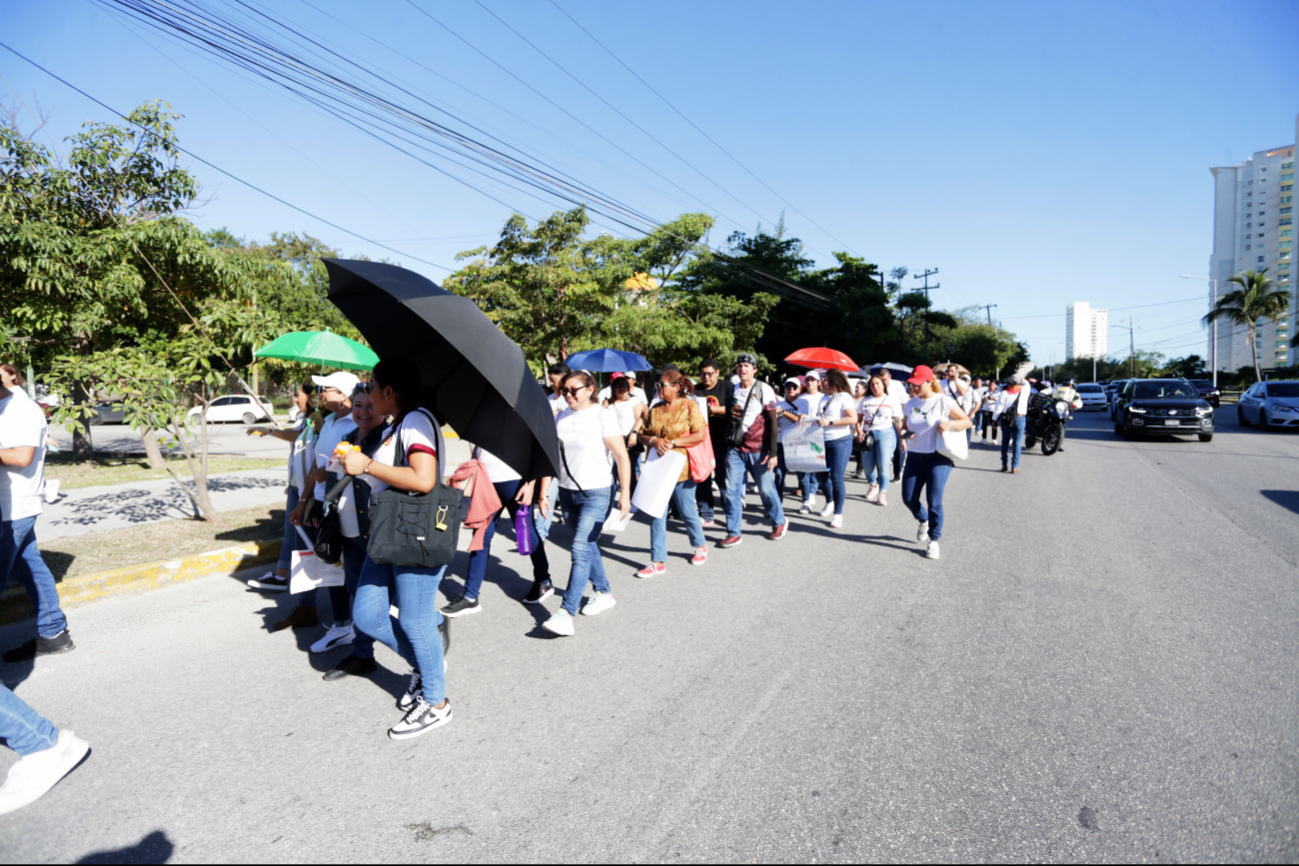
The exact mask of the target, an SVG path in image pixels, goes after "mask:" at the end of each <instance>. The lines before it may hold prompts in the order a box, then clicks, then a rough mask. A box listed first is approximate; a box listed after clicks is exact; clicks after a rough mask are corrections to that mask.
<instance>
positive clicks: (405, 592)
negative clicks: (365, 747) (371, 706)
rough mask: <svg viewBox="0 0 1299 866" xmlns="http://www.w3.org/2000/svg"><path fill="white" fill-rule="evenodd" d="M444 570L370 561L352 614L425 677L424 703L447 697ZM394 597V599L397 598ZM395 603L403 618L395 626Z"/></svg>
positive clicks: (362, 627) (359, 624)
mask: <svg viewBox="0 0 1299 866" xmlns="http://www.w3.org/2000/svg"><path fill="white" fill-rule="evenodd" d="M446 570H447V568H446V566H445V565H444V566H442V567H441V568H413V567H411V566H407V565H400V566H399V565H376V564H375V563H374V561H373V560H372V559H370V557H368V556H367V557H366V558H365V565H363V566H362V567H361V579H360V583H359V585H358V586H357V588H356V601H355V603H354V604H353V605H352V608H353V609H352V615H353V617H355V623H356V627H357V629H358V630H359V631H363V632H365V633H366V634H368V635H370V637H372V638H374V639H375V640H377V641H378V642H379V643H381V644H383V645H384V646H386V647H387V648H388V649H390V650H392V651H393V652H395V653H397V654H398V655H399V656H401V657H402V658H403V659H405V660H406V662H407V663H408V664H409V665H410V666H411V667H412V668H414V669H415V670H417V671H419V674H420V676H421V677H422V678H423V693H424V700H426V701H428V702H429V703H430V704H434V705H437V704H440V703H442V700H443V699H444V698H445V697H446V696H447V681H446V676H445V675H443V673H442V634H441V633H440V632H439V631H438V626H440V625H441V624H442V614H441V612H440V611H439V610H438V606H437V595H438V585H439V584H441V583H442V575H444V574H445V573H446ZM394 596H395V599H394ZM394 600H395V601H396V602H397V610H398V611H399V612H400V614H401V620H400V622H399V623H398V627H397V628H396V629H394V628H393V627H392V617H391V616H390V615H389V613H388V607H389V606H390V605H391V604H392V603H393V601H394Z"/></svg>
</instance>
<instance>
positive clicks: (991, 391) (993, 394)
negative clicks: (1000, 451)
mask: <svg viewBox="0 0 1299 866" xmlns="http://www.w3.org/2000/svg"><path fill="white" fill-rule="evenodd" d="M998 394H999V391H998V386H997V383H996V382H994V381H993V380H991V379H989V380H988V385H987V387H986V388H984V389H983V396H982V398H981V399H980V400H979V405H978V412H979V417H978V421H979V430H980V432H981V433H982V434H983V435H982V439H983V441H984V442H986V441H988V431H989V430H991V431H992V441H993V443H996V441H997V424H996V423H995V422H994V421H993V420H992V413H993V410H994V409H996V408H997V395H998Z"/></svg>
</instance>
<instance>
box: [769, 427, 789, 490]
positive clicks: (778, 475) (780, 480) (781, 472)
mask: <svg viewBox="0 0 1299 866" xmlns="http://www.w3.org/2000/svg"><path fill="white" fill-rule="evenodd" d="M788 474H789V469H788V468H787V467H786V466H785V444H784V443H783V442H777V443H776V471H775V477H774V478H773V479H772V480H773V481H774V482H775V483H776V495H777V496H779V497H780V501H781V502H784V501H785V476H787V475H788Z"/></svg>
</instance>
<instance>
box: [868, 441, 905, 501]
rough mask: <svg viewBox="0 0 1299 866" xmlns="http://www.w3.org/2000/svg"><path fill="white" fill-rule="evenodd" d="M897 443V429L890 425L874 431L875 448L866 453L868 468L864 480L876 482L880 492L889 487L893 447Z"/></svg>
mask: <svg viewBox="0 0 1299 866" xmlns="http://www.w3.org/2000/svg"><path fill="white" fill-rule="evenodd" d="M897 444H898V431H897V430H896V429H895V428H894V427H893V426H892V425H889V426H888V427H885V428H884V429H883V430H876V431H875V449H874V450H873V451H871V453H870V454H868V455H867V460H868V461H869V465H870V469H869V470H867V472H866V480H867V481H869V482H870V483H871V484H878V485H879V487H880V492H881V493H883V492H884V491H885V490H888V489H889V477H890V474H891V472H892V468H893V467H892V460H893V449H894V448H896V447H897Z"/></svg>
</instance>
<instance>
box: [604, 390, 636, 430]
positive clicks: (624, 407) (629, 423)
mask: <svg viewBox="0 0 1299 866" xmlns="http://www.w3.org/2000/svg"><path fill="white" fill-rule="evenodd" d="M609 408H610V409H612V410H613V413H614V414H615V415H617V416H618V431H619V432H620V433H622V435H623V437H624V438H625V437H626V436H627V434H628V433H630V432H631V431H632V428H633V427H635V426H636V398H635V397H631V398H629V399H627V400H623V401H622V402H621V403H618V402H613V403H610V404H609Z"/></svg>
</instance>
